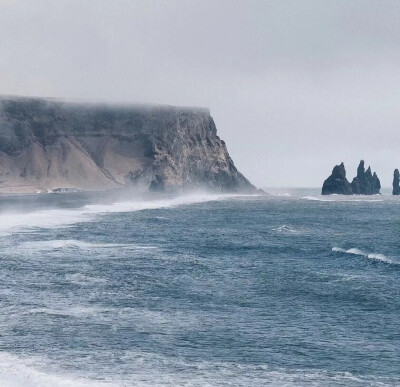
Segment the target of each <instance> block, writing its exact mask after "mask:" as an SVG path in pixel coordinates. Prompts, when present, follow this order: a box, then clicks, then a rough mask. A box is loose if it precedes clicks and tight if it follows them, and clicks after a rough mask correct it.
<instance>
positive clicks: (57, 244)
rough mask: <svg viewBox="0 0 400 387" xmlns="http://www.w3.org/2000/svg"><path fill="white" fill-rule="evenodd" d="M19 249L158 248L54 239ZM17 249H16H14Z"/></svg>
mask: <svg viewBox="0 0 400 387" xmlns="http://www.w3.org/2000/svg"><path fill="white" fill-rule="evenodd" d="M17 248H20V249H23V250H27V251H28V252H32V253H33V252H37V251H49V250H50V251H51V250H62V249H82V250H91V249H113V248H120V249H132V250H137V249H138V250H139V249H157V247H156V246H150V245H149V246H147V245H138V244H134V243H90V242H84V241H79V240H76V239H54V240H49V241H46V240H40V241H29V242H23V243H21V244H20V245H18V246H17ZM13 249H15V247H13Z"/></svg>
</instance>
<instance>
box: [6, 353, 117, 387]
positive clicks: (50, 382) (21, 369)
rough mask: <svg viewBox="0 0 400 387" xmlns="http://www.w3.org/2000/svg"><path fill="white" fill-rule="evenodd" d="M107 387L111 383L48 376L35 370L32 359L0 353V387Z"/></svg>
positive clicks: (53, 375)
mask: <svg viewBox="0 0 400 387" xmlns="http://www.w3.org/2000/svg"><path fill="white" fill-rule="evenodd" d="M42 386H52V387H94V386H99V387H106V386H107V387H109V386H115V384H113V383H107V382H102V381H94V380H92V381H88V380H85V379H81V378H75V377H70V376H64V375H56V374H49V373H47V372H44V371H41V370H39V369H37V368H36V367H35V365H34V360H33V359H21V358H19V357H17V356H15V355H11V354H8V353H0V387H42Z"/></svg>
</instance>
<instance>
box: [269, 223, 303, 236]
mask: <svg viewBox="0 0 400 387" xmlns="http://www.w3.org/2000/svg"><path fill="white" fill-rule="evenodd" d="M272 231H276V232H279V233H282V234H299V233H300V231H299V230H296V229H295V228H293V227H291V226H288V225H286V224H284V225H283V226H279V227H277V228H273V229H272Z"/></svg>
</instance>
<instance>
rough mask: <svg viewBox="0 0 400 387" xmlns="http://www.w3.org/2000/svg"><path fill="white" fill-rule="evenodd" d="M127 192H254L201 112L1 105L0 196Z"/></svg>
mask: <svg viewBox="0 0 400 387" xmlns="http://www.w3.org/2000/svg"><path fill="white" fill-rule="evenodd" d="M126 185H133V186H137V187H143V188H145V189H151V190H155V191H177V190H192V189H196V188H206V189H211V190H214V191H235V192H238V191H241V192H255V190H256V189H255V187H254V186H253V185H252V184H250V182H249V181H248V180H247V179H246V178H245V177H244V176H243V175H242V174H241V173H240V172H239V171H238V170H237V169H236V167H235V165H234V163H233V161H232V159H231V158H230V156H229V154H228V151H227V149H226V145H225V143H224V141H222V140H221V139H220V138H219V137H218V135H217V129H216V126H215V124H214V121H213V119H212V117H211V116H210V112H209V110H208V109H202V108H185V107H172V106H152V105H134V106H132V105H131V106H121V105H120V106H115V105H104V104H103V105H100V104H75V103H65V102H61V101H56V100H49V99H40V98H19V97H0V192H7V191H8V192H9V191H12V190H14V191H26V192H29V191H35V190H38V189H54V188H57V187H66V188H68V187H74V188H77V189H105V188H115V187H120V186H126Z"/></svg>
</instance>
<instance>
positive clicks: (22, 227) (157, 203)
mask: <svg viewBox="0 0 400 387" xmlns="http://www.w3.org/2000/svg"><path fill="white" fill-rule="evenodd" d="M242 196H243V195H236V194H221V195H213V194H196V195H185V196H176V197H173V198H167V199H159V200H137V201H134V200H133V201H129V202H114V203H109V204H88V205H86V206H84V207H81V208H77V209H49V210H37V211H32V212H28V213H20V212H17V213H10V212H6V213H2V214H0V234H3V235H9V234H12V233H15V232H31V231H34V230H35V229H38V228H39V229H40V228H58V227H67V226H71V225H73V224H76V223H81V222H91V221H94V220H96V219H97V217H98V216H99V215H102V214H107V213H120V212H135V211H142V210H151V209H159V208H173V207H177V206H182V205H190V204H196V203H204V202H208V201H217V200H226V199H230V198H234V197H242ZM248 196H254V195H248Z"/></svg>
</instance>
